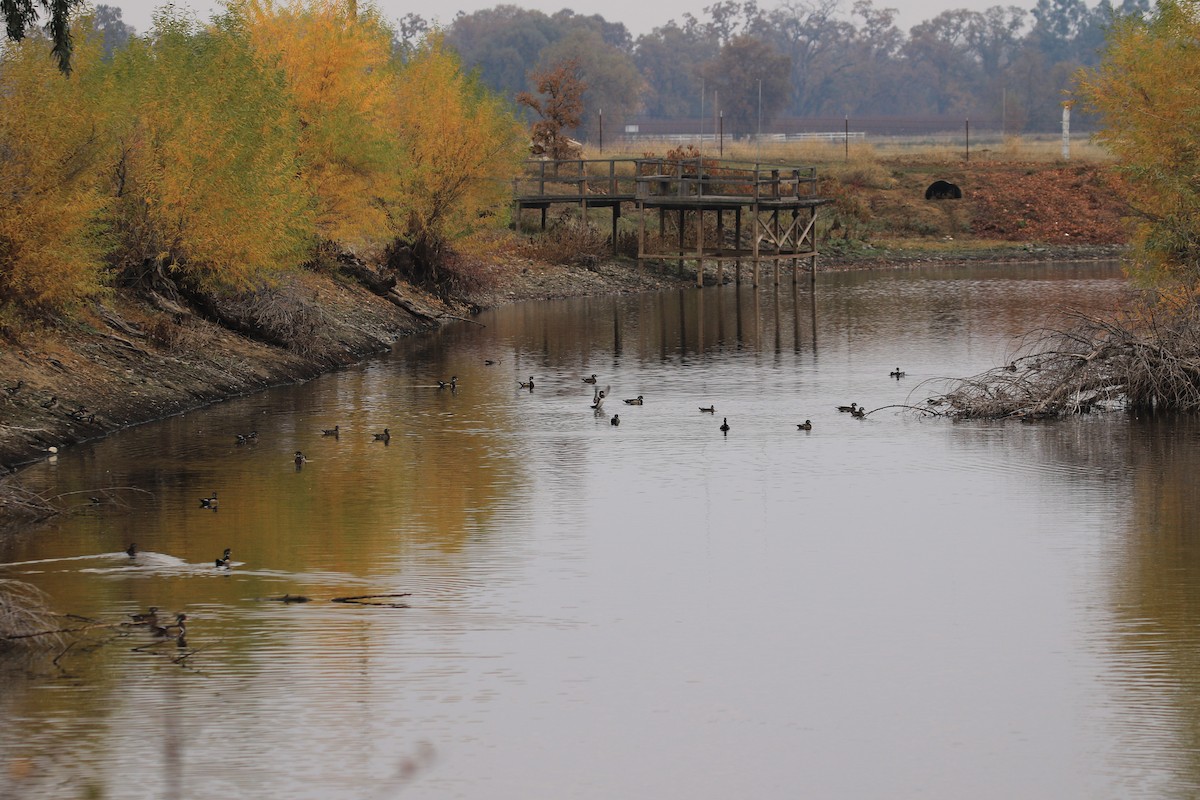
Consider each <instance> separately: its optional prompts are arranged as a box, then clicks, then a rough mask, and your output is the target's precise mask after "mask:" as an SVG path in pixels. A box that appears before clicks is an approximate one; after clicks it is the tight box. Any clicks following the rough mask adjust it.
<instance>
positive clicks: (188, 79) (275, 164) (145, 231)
mask: <svg viewBox="0 0 1200 800" xmlns="http://www.w3.org/2000/svg"><path fill="white" fill-rule="evenodd" d="M197 76H209V78H208V79H206V80H197ZM112 80H113V91H112V92H111V93H110V96H111V97H112V98H113V99H112V108H111V111H112V115H113V120H114V122H113V126H112V127H113V138H114V146H113V162H112V169H111V173H110V186H109V190H110V191H111V193H112V195H113V215H112V222H111V224H112V227H113V229H114V231H115V232H116V234H117V236H116V238H117V239H118V240H119V246H118V249H117V251H116V252H115V253H114V259H115V260H116V261H117V262H118V264H119V266H120V267H121V269H122V272H123V273H124V275H125V277H126V279H128V280H130V281H133V282H141V281H149V282H150V283H152V284H154V283H157V282H159V281H163V280H172V281H175V282H176V283H178V282H179V279H182V281H183V283H185V284H187V285H188V286H189V287H191V288H200V289H208V288H233V289H245V288H248V287H250V286H253V285H255V284H256V283H257V282H258V281H259V279H260V278H262V277H263V276H264V275H267V274H270V273H272V272H275V271H278V270H283V269H288V268H294V267H298V266H299V265H300V264H301V263H303V262H304V261H305V260H306V259H307V257H308V255H309V252H310V248H311V245H312V242H313V240H314V231H313V221H312V213H311V209H310V207H311V202H310V199H309V197H308V195H307V193H306V191H305V187H304V185H303V183H302V182H301V181H300V180H299V178H298V177H297V176H298V173H299V170H300V163H299V160H298V157H297V149H298V145H297V141H298V138H299V122H298V120H297V119H296V118H295V115H294V114H293V110H292V107H291V104H290V103H289V102H288V100H287V95H286V92H285V90H284V86H283V79H282V76H281V75H280V74H279V72H278V71H277V70H275V69H273V68H271V67H269V66H265V65H264V64H263V63H262V62H261V61H260V60H259V59H258V58H257V57H256V55H255V53H254V51H253V49H252V47H251V46H250V42H249V39H248V37H247V35H246V33H245V31H244V30H243V29H242V28H241V27H240V25H239V23H238V21H237V20H236V19H232V18H226V19H223V20H219V21H218V22H217V23H216V24H213V25H210V26H208V27H206V28H204V29H198V28H196V27H195V25H194V23H192V22H190V21H189V20H187V19H184V18H180V17H178V16H173V15H171V13H170V12H169V11H168V12H166V13H164V14H162V15H160V16H159V17H158V19H157V20H156V25H155V30H154V32H153V35H152V36H151V37H148V38H146V39H137V40H135V41H134V42H133V43H132V44H131V45H130V47H128V48H127V49H126V50H124V51H122V52H121V53H120V54H119V55H118V58H117V59H116V60H115V62H114V65H113V78H112Z"/></svg>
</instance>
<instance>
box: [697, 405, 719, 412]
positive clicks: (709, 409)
mask: <svg viewBox="0 0 1200 800" xmlns="http://www.w3.org/2000/svg"><path fill="white" fill-rule="evenodd" d="M700 410H701V411H703V412H704V413H705V414H715V413H717V407H716V406H709V407H708V408H705V407H704V406H700Z"/></svg>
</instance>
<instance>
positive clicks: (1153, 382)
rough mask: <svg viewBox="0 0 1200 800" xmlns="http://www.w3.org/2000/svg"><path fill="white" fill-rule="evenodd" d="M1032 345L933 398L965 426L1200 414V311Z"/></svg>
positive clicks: (1140, 316) (1145, 309) (1079, 328)
mask: <svg viewBox="0 0 1200 800" xmlns="http://www.w3.org/2000/svg"><path fill="white" fill-rule="evenodd" d="M1070 322H1071V323H1072V324H1071V325H1070V327H1068V328H1064V329H1058V330H1047V331H1042V332H1039V333H1037V334H1035V335H1031V336H1030V337H1029V341H1028V342H1027V344H1026V346H1025V347H1023V348H1022V349H1021V352H1022V353H1023V355H1020V356H1019V357H1017V358H1015V359H1013V360H1012V361H1011V362H1010V363H1009V364H1007V365H1005V366H1002V367H997V368H995V369H991V370H988V371H987V372H984V373H982V374H980V375H976V376H974V377H972V378H966V379H963V380H959V381H955V382H953V383H951V385H950V388H949V390H948V391H946V392H945V393H944V394H942V395H940V396H937V397H934V398H931V399H930V400H929V401H928V404H929V406H930V407H931V408H932V409H933V410H935V412H936V413H941V414H944V415H946V416H952V417H957V418H960V419H972V418H974V419H978V418H984V419H1000V418H1006V417H1016V418H1023V419H1046V418H1052V417H1060V416H1065V415H1068V414H1081V413H1088V412H1090V411H1094V410H1116V409H1124V410H1128V411H1144V410H1158V411H1180V412H1197V411H1200V304H1198V303H1196V302H1194V301H1189V302H1187V303H1183V304H1177V305H1172V306H1163V305H1159V306H1154V307H1151V306H1138V307H1136V308H1133V309H1131V310H1129V311H1126V312H1125V313H1123V314H1122V315H1120V316H1118V317H1115V318H1112V319H1104V318H1100V317H1096V316H1090V315H1085V314H1082V313H1078V314H1075V315H1073V317H1072V318H1071V320H1070Z"/></svg>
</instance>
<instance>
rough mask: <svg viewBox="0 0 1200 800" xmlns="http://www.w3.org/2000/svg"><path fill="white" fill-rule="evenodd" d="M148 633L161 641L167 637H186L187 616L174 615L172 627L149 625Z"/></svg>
mask: <svg viewBox="0 0 1200 800" xmlns="http://www.w3.org/2000/svg"><path fill="white" fill-rule="evenodd" d="M150 632H151V633H153V634H154V635H155V636H158V637H161V638H163V639H165V638H167V637H169V636H174V637H176V638H179V639H182V638H183V637H184V636H186V635H187V614H176V615H175V624H173V625H151V626H150Z"/></svg>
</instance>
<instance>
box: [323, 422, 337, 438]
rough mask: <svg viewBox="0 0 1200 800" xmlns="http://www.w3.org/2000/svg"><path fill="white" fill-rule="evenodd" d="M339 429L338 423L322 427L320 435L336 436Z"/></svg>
mask: <svg viewBox="0 0 1200 800" xmlns="http://www.w3.org/2000/svg"><path fill="white" fill-rule="evenodd" d="M340 429H341V426H340V425H334V426H333V427H332V428H322V429H321V435H322V436H333V437H335V438H336V437H337V436H338V432H339V431H340Z"/></svg>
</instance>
